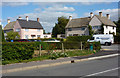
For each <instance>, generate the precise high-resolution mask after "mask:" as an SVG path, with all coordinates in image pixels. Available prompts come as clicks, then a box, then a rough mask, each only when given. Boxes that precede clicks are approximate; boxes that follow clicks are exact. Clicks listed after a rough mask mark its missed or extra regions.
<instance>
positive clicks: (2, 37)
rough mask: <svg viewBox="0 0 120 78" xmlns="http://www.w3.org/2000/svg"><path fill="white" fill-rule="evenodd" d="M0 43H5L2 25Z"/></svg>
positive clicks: (0, 27)
mask: <svg viewBox="0 0 120 78" xmlns="http://www.w3.org/2000/svg"><path fill="white" fill-rule="evenodd" d="M0 41H2V42H5V37H4V31H3V30H2V26H1V25H0Z"/></svg>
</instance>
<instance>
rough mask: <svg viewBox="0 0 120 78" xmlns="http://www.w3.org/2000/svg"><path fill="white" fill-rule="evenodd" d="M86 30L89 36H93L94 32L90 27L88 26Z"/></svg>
mask: <svg viewBox="0 0 120 78" xmlns="http://www.w3.org/2000/svg"><path fill="white" fill-rule="evenodd" d="M88 29H89V35H90V36H92V35H93V34H94V31H93V30H92V26H91V25H89V26H88Z"/></svg>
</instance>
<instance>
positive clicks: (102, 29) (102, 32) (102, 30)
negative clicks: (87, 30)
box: [100, 24, 104, 34]
mask: <svg viewBox="0 0 120 78" xmlns="http://www.w3.org/2000/svg"><path fill="white" fill-rule="evenodd" d="M103 26H104V24H102V25H101V29H100V31H101V34H104V27H103Z"/></svg>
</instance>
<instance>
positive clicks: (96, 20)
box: [89, 16, 102, 26]
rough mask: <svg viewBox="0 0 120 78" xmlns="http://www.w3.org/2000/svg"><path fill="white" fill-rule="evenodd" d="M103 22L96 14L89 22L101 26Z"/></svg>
mask: <svg viewBox="0 0 120 78" xmlns="http://www.w3.org/2000/svg"><path fill="white" fill-rule="evenodd" d="M101 24H102V23H101V21H100V20H99V19H98V18H97V17H96V16H94V17H93V18H92V19H91V21H90V23H89V25H91V26H101Z"/></svg>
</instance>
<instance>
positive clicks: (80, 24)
mask: <svg viewBox="0 0 120 78" xmlns="http://www.w3.org/2000/svg"><path fill="white" fill-rule="evenodd" d="M89 25H90V26H92V30H93V31H94V33H95V34H101V31H100V30H101V26H102V25H103V29H104V30H103V33H104V34H111V33H114V34H115V35H116V25H115V24H114V23H113V22H112V21H111V20H110V15H109V14H106V17H105V16H102V12H99V15H93V13H92V12H91V13H90V17H84V18H76V19H72V16H69V22H68V23H67V25H66V27H65V35H66V37H67V36H82V35H89V29H88V26H89Z"/></svg>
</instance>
